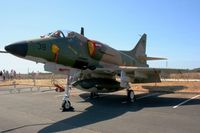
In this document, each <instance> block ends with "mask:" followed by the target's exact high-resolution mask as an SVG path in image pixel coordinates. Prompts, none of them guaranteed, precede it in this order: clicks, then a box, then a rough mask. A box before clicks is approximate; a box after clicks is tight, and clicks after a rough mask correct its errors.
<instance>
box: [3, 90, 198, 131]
mask: <svg viewBox="0 0 200 133" xmlns="http://www.w3.org/2000/svg"><path fill="white" fill-rule="evenodd" d="M27 90H28V89H27ZM4 91H5V89H4ZM135 93H136V97H137V101H136V102H135V103H132V104H130V103H127V102H126V92H125V91H120V92H116V93H111V94H102V95H100V97H99V98H95V99H90V98H89V93H85V92H82V91H79V90H76V89H74V90H73V91H72V96H71V103H72V105H73V107H74V108H75V111H74V112H61V111H60V110H59V108H60V105H61V103H62V95H63V93H57V92H55V91H42V92H41V91H39V92H38V91H35V92H28V91H24V92H23V91H21V92H20V93H11V94H10V93H0V132H2V133H7V132H9V133H23V132H28V133H32V132H33V133H35V132H39V133H49V132H67V133H160V132H162V133H200V124H199V123H200V94H174V93H171V94H166V93H165V94H164V93H159V92H155V93H144V92H135Z"/></svg>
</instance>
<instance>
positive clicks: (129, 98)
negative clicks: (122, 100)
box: [120, 71, 136, 103]
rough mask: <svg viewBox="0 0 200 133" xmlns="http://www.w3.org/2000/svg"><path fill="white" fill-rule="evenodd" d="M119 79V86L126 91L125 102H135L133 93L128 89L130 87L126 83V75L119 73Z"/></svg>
mask: <svg viewBox="0 0 200 133" xmlns="http://www.w3.org/2000/svg"><path fill="white" fill-rule="evenodd" d="M120 79H121V82H120V86H121V87H123V88H126V90H127V101H128V102H129V103H133V102H135V100H136V98H135V94H134V91H133V90H131V89H130V88H131V87H130V85H129V83H128V80H127V77H126V73H125V72H124V71H121V76H120Z"/></svg>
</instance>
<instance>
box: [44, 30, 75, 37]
mask: <svg viewBox="0 0 200 133" xmlns="http://www.w3.org/2000/svg"><path fill="white" fill-rule="evenodd" d="M75 34H76V33H75V32H73V31H69V30H57V31H55V32H50V33H48V34H46V35H43V36H41V38H49V37H56V38H65V37H68V38H71V37H74V36H75Z"/></svg>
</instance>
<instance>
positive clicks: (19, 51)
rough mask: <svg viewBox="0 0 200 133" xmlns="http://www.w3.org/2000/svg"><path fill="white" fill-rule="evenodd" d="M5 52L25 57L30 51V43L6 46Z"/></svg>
mask: <svg viewBox="0 0 200 133" xmlns="http://www.w3.org/2000/svg"><path fill="white" fill-rule="evenodd" d="M5 50H6V51H7V52H8V53H11V54H13V55H16V56H21V57H25V56H26V54H27V51H28V43H27V42H19V43H13V44H10V45H8V46H6V47H5Z"/></svg>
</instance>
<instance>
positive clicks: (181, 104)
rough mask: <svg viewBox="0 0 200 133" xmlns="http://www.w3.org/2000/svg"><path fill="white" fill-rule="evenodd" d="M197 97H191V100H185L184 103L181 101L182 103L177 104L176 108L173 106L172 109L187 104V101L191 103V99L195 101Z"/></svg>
mask: <svg viewBox="0 0 200 133" xmlns="http://www.w3.org/2000/svg"><path fill="white" fill-rule="evenodd" d="M197 97H200V95H196V96H193V97H192V98H190V99H187V100H185V101H183V102H181V103H179V104H177V105H176V106H173V108H174V109H175V108H178V107H179V106H181V105H183V104H185V103H187V102H189V101H191V100H193V99H195V98H197Z"/></svg>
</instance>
